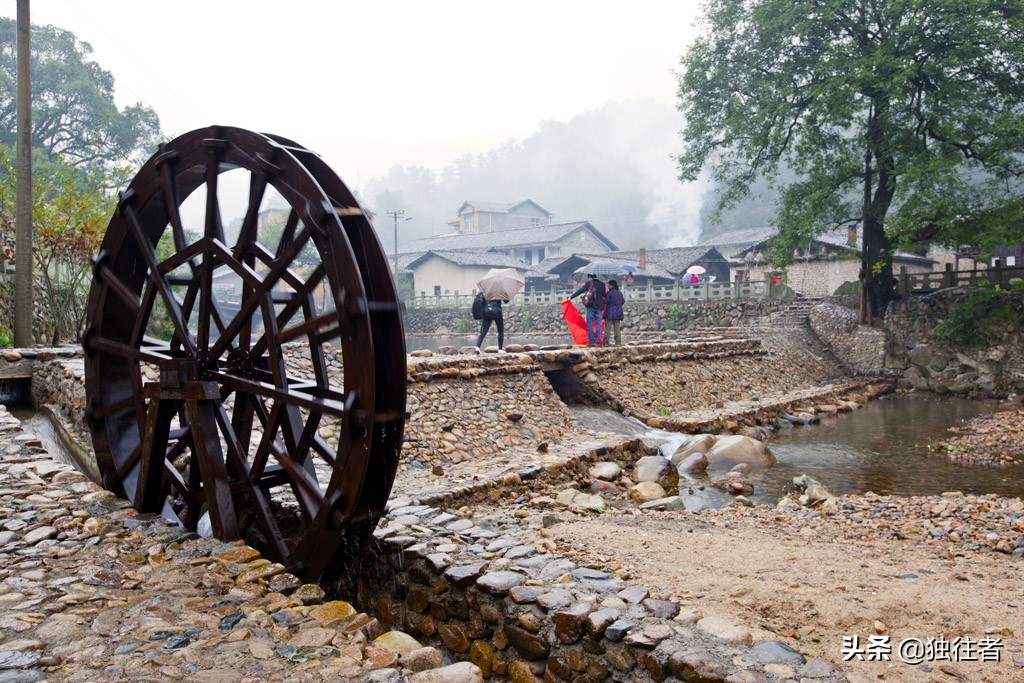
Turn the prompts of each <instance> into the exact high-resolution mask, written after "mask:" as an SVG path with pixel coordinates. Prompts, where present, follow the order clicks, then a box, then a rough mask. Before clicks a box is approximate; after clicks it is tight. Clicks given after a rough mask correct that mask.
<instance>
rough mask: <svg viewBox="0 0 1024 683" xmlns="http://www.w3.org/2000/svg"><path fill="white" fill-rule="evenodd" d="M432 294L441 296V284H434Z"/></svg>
mask: <svg viewBox="0 0 1024 683" xmlns="http://www.w3.org/2000/svg"><path fill="white" fill-rule="evenodd" d="M434 296H441V285H434Z"/></svg>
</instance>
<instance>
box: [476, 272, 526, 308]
mask: <svg viewBox="0 0 1024 683" xmlns="http://www.w3.org/2000/svg"><path fill="white" fill-rule="evenodd" d="M523 284H524V283H523V279H522V278H521V277H519V272H518V271H517V270H516V269H515V268H491V269H490V270H489V271H487V274H486V275H484V276H483V277H482V278H480V281H479V282H477V283H476V286H477V287H479V288H480V291H481V292H483V293H484V298H485V299H488V300H492V299H500V300H502V301H508V300H509V299H511V298H512V297H514V296H515V295H516V293H517V292H518V291H519V290H520V289H522V288H523Z"/></svg>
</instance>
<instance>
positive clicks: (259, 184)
mask: <svg viewBox="0 0 1024 683" xmlns="http://www.w3.org/2000/svg"><path fill="white" fill-rule="evenodd" d="M266 191H267V176H266V174H264V173H253V174H252V175H251V176H250V178H249V201H248V204H247V205H246V209H245V218H243V219H242V226H241V228H240V229H239V231H238V242H237V243H236V244H235V248H234V250H233V251H232V254H233V255H234V257H235V260H236V261H239V262H241V261H243V260H244V259H245V257H246V255H247V253H248V248H249V245H250V244H252V243H253V242H255V241H256V231H257V226H258V225H259V215H260V204H261V203H262V201H263V195H264V194H266Z"/></svg>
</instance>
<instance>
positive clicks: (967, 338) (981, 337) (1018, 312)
mask: <svg viewBox="0 0 1024 683" xmlns="http://www.w3.org/2000/svg"><path fill="white" fill-rule="evenodd" d="M1015 302H1016V305H1015ZM1022 308H1024V307H1022V306H1021V299H1020V297H1019V296H1007V294H1006V291H1005V290H1003V289H1002V288H1001V287H999V286H998V285H997V286H995V287H991V288H989V287H985V288H982V289H978V290H977V291H975V292H973V293H971V294H970V295H969V296H968V297H967V298H966V299H964V300H963V301H961V302H959V303H957V304H955V305H953V306H951V307H950V309H949V314H948V316H947V317H946V319H945V320H943V321H941V322H939V324H938V325H936V326H935V329H934V330H933V332H932V334H933V335H934V337H935V338H936V339H939V340H941V341H945V342H949V343H950V344H952V345H953V346H954V347H956V348H959V349H972V348H985V347H987V346H988V345H989V343H990V335H989V332H988V323H990V322H992V321H994V320H1003V321H1009V322H1010V323H1011V325H1012V327H1013V329H1020V328H1021V327H1022V326H1024V310H1022Z"/></svg>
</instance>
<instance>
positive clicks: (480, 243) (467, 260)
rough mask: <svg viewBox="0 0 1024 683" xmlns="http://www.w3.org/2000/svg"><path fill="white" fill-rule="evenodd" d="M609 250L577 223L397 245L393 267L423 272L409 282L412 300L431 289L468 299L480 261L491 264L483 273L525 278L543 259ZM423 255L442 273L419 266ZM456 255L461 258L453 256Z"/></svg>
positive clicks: (595, 234)
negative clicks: (513, 272) (514, 271)
mask: <svg viewBox="0 0 1024 683" xmlns="http://www.w3.org/2000/svg"><path fill="white" fill-rule="evenodd" d="M614 249H615V244H614V243H612V241H611V240H609V239H608V238H607V237H605V236H604V235H602V234H601V233H600V231H598V230H597V229H596V228H595V227H594V226H593V225H591V224H590V223H589V222H587V221H579V222H576V223H560V224H556V225H542V226H539V227H534V228H518V229H514V230H500V231H497V232H479V233H465V234H456V235H441V236H439V237H424V238H422V239H418V240H414V241H412V242H409V243H407V244H405V245H403V247H402V248H401V249H400V253H399V259H398V264H399V269H400V270H401V269H403V268H407V269H410V270H413V271H414V273H415V272H416V271H419V270H420V269H424V268H425V270H422V271H421V273H420V274H419V275H417V274H414V277H413V281H414V288H413V291H415V292H416V293H417V295H420V294H422V293H424V292H425V293H426V294H427V295H431V294H432V293H433V292H434V290H435V289H436V288H440V292H441V293H444V292H445V291H449V292H455V291H458V292H460V293H467V294H468V293H470V292H472V291H473V289H474V288H475V286H476V284H475V283H476V281H477V280H479V279H480V278H479V276H477V275H476V274H475V273H476V270H475V268H476V266H477V265H480V264H481V263H482V260H487V261H494V263H493V264H491V265H488V267H498V266H500V267H515V268H518V269H521V270H522V271H523V272H524V273H525V272H527V271H529V270H531V268H532V267H534V266H537V265H538V264H540V263H542V262H544V261H545V260H546V259H559V258H561V259H564V258H567V257H569V256H572V255H573V254H574V253H577V252H586V253H605V252H609V251H612V250H614ZM428 253H432V254H433V255H434V256H435V257H438V258H441V259H442V260H444V261H445V262H446V265H445V266H444V267H443V268H442V267H439V266H438V265H437V263H436V262H432V261H430V260H427V261H421V260H420V259H421V258H422V257H423V256H424V255H426V254H428ZM460 253H461V254H466V256H462V257H459V256H456V255H455V254H460ZM483 254H490V256H486V257H485V256H482V255H483ZM438 255H442V256H438ZM499 257H504V258H499ZM485 270H486V269H485ZM462 271H465V272H462ZM421 277H422V278H426V279H425V280H424V279H421ZM467 282H472V283H473V287H471V288H470V289H463V288H464V287H465V286H466V283H467ZM528 286H529V285H528Z"/></svg>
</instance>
